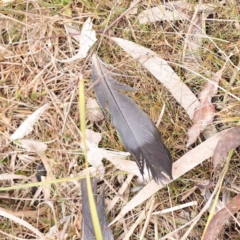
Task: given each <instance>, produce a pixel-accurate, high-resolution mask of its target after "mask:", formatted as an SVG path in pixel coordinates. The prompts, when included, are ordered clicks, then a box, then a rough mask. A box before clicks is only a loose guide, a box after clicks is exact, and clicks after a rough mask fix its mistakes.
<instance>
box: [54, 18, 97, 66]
mask: <svg viewBox="0 0 240 240" xmlns="http://www.w3.org/2000/svg"><path fill="white" fill-rule="evenodd" d="M65 28H66V30H67V31H68V32H71V33H72V34H77V33H79V31H77V30H74V29H73V28H72V29H71V27H65ZM74 38H75V39H77V40H79V51H78V53H77V54H76V55H74V56H73V57H71V58H68V59H65V60H60V59H56V58H55V57H53V59H54V60H55V61H58V62H61V63H69V62H72V61H75V60H77V59H82V58H85V57H86V56H87V53H88V51H89V49H90V48H91V47H92V46H93V44H94V43H95V42H96V41H97V38H96V32H95V31H94V30H93V29H92V21H91V18H90V17H89V18H88V19H87V20H86V22H85V23H84V24H83V27H82V30H81V33H80V37H78V36H74Z"/></svg>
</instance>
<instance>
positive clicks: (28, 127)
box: [11, 103, 49, 140]
mask: <svg viewBox="0 0 240 240" xmlns="http://www.w3.org/2000/svg"><path fill="white" fill-rule="evenodd" d="M48 107H49V104H48V103H47V104H45V105H43V106H42V107H40V108H39V109H38V110H36V111H35V112H34V113H32V114H31V115H30V116H29V117H28V118H27V119H26V120H25V121H24V122H23V123H22V124H21V125H20V126H19V127H18V129H17V130H16V131H15V132H14V133H13V134H12V136H11V140H16V139H21V138H23V137H24V136H26V135H28V134H29V133H30V132H31V131H32V130H33V125H34V124H35V123H36V122H37V121H38V119H39V118H40V116H41V115H42V114H43V113H44V112H45V110H46V109H47V108H48Z"/></svg>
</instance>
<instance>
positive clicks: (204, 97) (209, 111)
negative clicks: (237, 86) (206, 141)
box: [187, 66, 225, 147]
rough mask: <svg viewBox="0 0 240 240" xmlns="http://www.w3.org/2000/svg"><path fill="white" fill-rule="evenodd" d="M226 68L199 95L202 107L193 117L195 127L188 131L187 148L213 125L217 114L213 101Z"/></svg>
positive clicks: (216, 74)
mask: <svg viewBox="0 0 240 240" xmlns="http://www.w3.org/2000/svg"><path fill="white" fill-rule="evenodd" d="M224 69H225V66H224V67H223V68H222V69H221V70H219V71H218V72H216V73H215V74H214V75H213V77H212V80H211V81H208V82H207V83H206V84H205V86H204V88H203V90H202V91H201V93H200V94H199V100H200V106H199V107H198V108H196V110H195V112H194V116H193V126H192V127H191V128H189V130H188V142H187V147H189V146H190V145H191V144H193V143H194V142H195V141H196V140H197V138H198V136H199V135H200V133H201V132H202V131H203V130H204V129H205V128H206V127H207V126H208V125H209V124H211V123H212V121H213V118H214V113H215V107H214V105H213V104H212V102H211V99H212V97H213V96H214V95H216V93H217V89H218V83H219V80H220V79H221V76H222V73H223V71H224Z"/></svg>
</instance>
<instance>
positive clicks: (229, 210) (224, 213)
mask: <svg viewBox="0 0 240 240" xmlns="http://www.w3.org/2000/svg"><path fill="white" fill-rule="evenodd" d="M239 210H240V193H239V194H238V195H237V196H236V197H234V198H233V199H232V200H231V201H230V202H229V203H228V204H227V206H226V207H224V208H223V209H222V210H220V211H218V212H217V213H216V214H215V215H214V217H213V218H212V220H211V222H210V223H209V225H208V228H207V230H206V232H205V234H204V238H203V240H212V239H216V237H217V235H218V234H219V232H220V231H221V229H222V227H223V225H224V224H225V223H226V222H227V220H228V219H229V218H230V217H231V216H232V215H234V214H235V213H236V212H238V211H239Z"/></svg>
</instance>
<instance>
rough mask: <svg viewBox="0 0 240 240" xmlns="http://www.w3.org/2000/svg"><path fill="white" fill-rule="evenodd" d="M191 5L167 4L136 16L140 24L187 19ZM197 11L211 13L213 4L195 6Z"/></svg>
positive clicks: (180, 2) (182, 3) (183, 3)
mask: <svg viewBox="0 0 240 240" xmlns="http://www.w3.org/2000/svg"><path fill="white" fill-rule="evenodd" d="M192 8H193V5H192V4H190V3H186V2H183V1H176V2H167V3H164V4H162V5H159V6H157V7H153V8H150V9H147V10H144V11H142V12H141V13H140V14H139V15H138V17H137V18H138V20H139V22H140V23H141V24H146V23H149V22H157V21H177V20H186V19H189V17H190V14H191V11H192V10H193V9H192ZM194 8H195V9H197V10H198V11H213V9H214V8H216V7H215V6H214V5H213V4H195V5H194Z"/></svg>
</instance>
